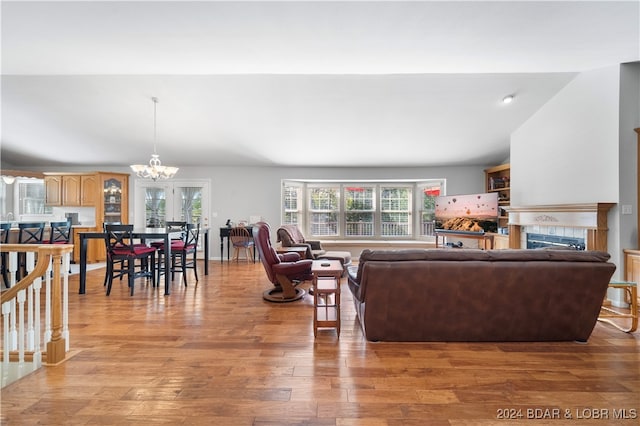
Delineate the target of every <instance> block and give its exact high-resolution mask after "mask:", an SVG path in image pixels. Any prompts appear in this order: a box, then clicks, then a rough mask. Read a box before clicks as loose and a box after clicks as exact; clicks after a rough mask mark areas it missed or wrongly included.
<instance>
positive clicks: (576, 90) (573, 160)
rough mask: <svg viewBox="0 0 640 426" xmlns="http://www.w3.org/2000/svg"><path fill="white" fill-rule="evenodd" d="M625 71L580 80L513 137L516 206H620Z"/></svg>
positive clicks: (599, 72)
mask: <svg viewBox="0 0 640 426" xmlns="http://www.w3.org/2000/svg"><path fill="white" fill-rule="evenodd" d="M619 97H620V73H619V66H614V67H607V68H604V69H598V70H594V71H589V72H585V73H582V74H579V75H578V76H577V77H576V78H575V79H574V80H572V81H571V82H570V83H569V84H568V85H567V86H566V87H565V88H564V89H562V90H561V91H560V92H558V94H557V95H556V96H554V97H553V98H551V100H549V102H547V103H546V104H545V105H544V106H543V107H542V108H541V109H540V110H538V111H537V112H536V113H535V114H534V115H533V116H531V118H530V119H529V120H527V121H526V122H525V123H524V124H523V125H522V126H520V127H519V128H518V129H517V130H516V131H515V132H514V133H513V134H512V135H511V205H514V206H520V205H540V204H567V203H592V202H618V171H619V170H618V161H619V155H618V143H619V137H618V126H619Z"/></svg>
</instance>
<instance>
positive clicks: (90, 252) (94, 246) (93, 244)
mask: <svg viewBox="0 0 640 426" xmlns="http://www.w3.org/2000/svg"><path fill="white" fill-rule="evenodd" d="M72 229H73V262H74V263H76V264H78V263H80V234H79V233H80V232H92V231H94V228H89V227H84V226H74V227H73V228H72ZM87 242H88V243H89V244H87V263H95V262H97V259H98V254H99V253H98V248H99V247H100V245H103V246H104V242H102V241H101V240H89V241H87Z"/></svg>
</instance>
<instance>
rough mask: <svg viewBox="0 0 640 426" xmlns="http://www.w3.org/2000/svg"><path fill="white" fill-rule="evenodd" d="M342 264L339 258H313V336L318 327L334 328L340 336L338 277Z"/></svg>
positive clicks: (316, 334) (341, 270) (340, 274)
mask: <svg viewBox="0 0 640 426" xmlns="http://www.w3.org/2000/svg"><path fill="white" fill-rule="evenodd" d="M342 272H343V268H342V264H341V263H340V261H339V260H324V259H323V260H314V261H313V264H312V265H311V273H312V274H313V336H314V337H317V336H318V328H320V327H328V328H335V329H336V332H337V334H338V337H340V277H342Z"/></svg>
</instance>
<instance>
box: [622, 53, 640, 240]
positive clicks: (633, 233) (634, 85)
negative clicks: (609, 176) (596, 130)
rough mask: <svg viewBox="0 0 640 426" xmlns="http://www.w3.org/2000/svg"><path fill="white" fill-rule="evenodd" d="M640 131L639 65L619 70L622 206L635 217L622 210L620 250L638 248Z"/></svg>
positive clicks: (627, 66) (634, 64)
mask: <svg viewBox="0 0 640 426" xmlns="http://www.w3.org/2000/svg"><path fill="white" fill-rule="evenodd" d="M637 128H640V63H639V62H636V63H633V64H625V65H622V67H621V68H620V174H619V181H620V206H624V205H629V206H631V208H632V214H630V215H623V214H622V208H621V209H620V247H621V248H623V249H624V248H630V249H637V248H639V247H638V219H637V218H638V216H637V215H638V208H639V206H638V191H637V177H636V173H637V167H638V165H637V164H636V163H637V161H638V135H637V133H636V132H635V131H634V129H637Z"/></svg>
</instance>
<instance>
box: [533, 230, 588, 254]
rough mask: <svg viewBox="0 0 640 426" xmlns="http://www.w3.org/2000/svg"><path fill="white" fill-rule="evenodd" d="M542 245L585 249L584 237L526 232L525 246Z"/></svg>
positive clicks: (540, 246) (538, 246) (536, 246)
mask: <svg viewBox="0 0 640 426" xmlns="http://www.w3.org/2000/svg"><path fill="white" fill-rule="evenodd" d="M543 247H554V248H566V249H570V250H585V249H586V245H585V243H584V238H575V237H565V236H562V235H549V234H534V233H533V232H527V248H528V249H536V248H543Z"/></svg>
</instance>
